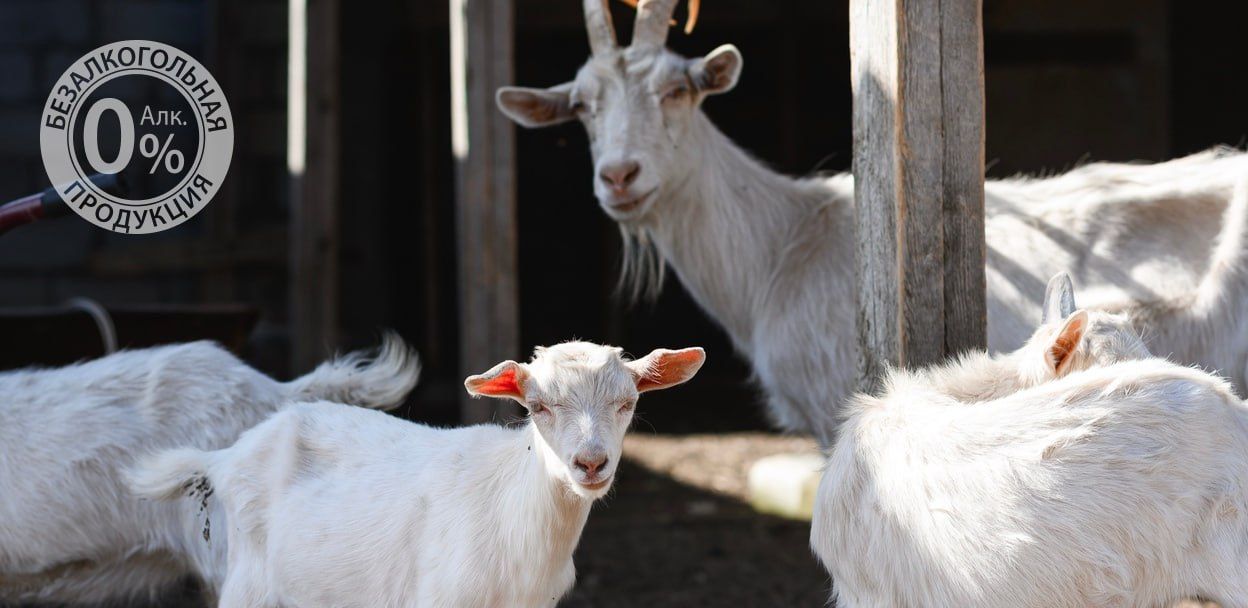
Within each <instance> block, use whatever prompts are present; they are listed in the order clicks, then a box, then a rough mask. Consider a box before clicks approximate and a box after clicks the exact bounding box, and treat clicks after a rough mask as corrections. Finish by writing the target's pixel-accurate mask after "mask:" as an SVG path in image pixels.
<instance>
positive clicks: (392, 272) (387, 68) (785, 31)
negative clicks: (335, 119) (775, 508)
mask: <svg viewBox="0 0 1248 608" xmlns="http://www.w3.org/2000/svg"><path fill="white" fill-rule="evenodd" d="M516 4H517V6H516V22H517V32H516V54H515V58H516V81H517V83H518V84H523V85H534V86H536V85H541V86H546V85H551V84H556V83H559V82H562V81H565V80H568V79H570V78H571V77H572V75H573V74H574V72H575V70H576V69H577V68H578V67H579V66H580V64H581V63H582V62H583V61H584V60H585V58H586V56H587V52H588V51H587V45H586V42H585V34H584V31H583V29H582V28H583V26H582V21H581V16H580V8H579V3H578V2H572V1H570V0H560V1H554V0H517V3H516ZM613 10H614V11H615V14H616V22H617V23H618V24H627V23H629V16H630V13H631V9H629V8H628V7H626V6H624V5H622V4H620V3H613ZM341 11H342V19H341V24H340V35H341V40H342V49H343V57H342V81H341V87H342V100H343V115H342V140H341V141H342V155H341V159H342V161H341V162H342V166H341V174H342V192H341V193H340V194H341V205H342V212H341V214H342V226H341V229H342V233H343V239H344V242H343V249H342V260H341V261H342V275H343V279H342V302H343V308H342V315H341V327H342V330H343V336H344V343H343V344H341V345H339V346H340V347H342V348H355V347H361V346H366V345H369V344H372V343H375V341H376V339H377V336H378V335H379V332H380V330H381V329H382V328H387V327H389V328H395V329H397V330H398V331H399V333H400V334H402V335H403V336H404V337H405V338H407V339H408V340H409V341H410V342H411V343H412V344H414V345H415V346H416V347H417V348H418V349H419V351H420V352H421V355H422V358H423V360H424V362H425V373H424V377H423V380H422V384H421V387H420V389H419V390H418V391H417V393H416V395H414V397H413V399H412V400H411V401H410V403H409V405H408V406H407V407H406V409H405V410H404V411H403V413H404V414H405V415H408V416H410V417H412V418H414V419H419V420H426V421H433V422H438V423H450V422H453V421H454V420H456V418H457V410H456V407H457V399H458V395H459V391H460V390H462V388H460V387H461V385H460V381H461V379H462V377H463V375H464V374H465V373H466V372H476V371H481V370H459V369H457V364H456V362H457V360H458V352H457V348H458V347H457V344H458V342H457V335H456V327H457V322H458V319H457V307H456V293H455V292H456V290H455V258H454V255H455V243H454V241H453V238H454V233H455V231H454V208H453V198H452V197H453V192H452V184H453V174H454V171H453V166H452V162H451V156H450V131H449V112H450V110H449V92H448V91H449V68H448V63H449V52H448V39H447V27H446V22H447V14H446V11H447V3H445V2H411V1H398V0H378V1H368V2H346V3H342V8H341ZM984 11H985V24H986V28H985V29H986V31H985V47H986V64H987V76H986V79H987V107H988V130H987V132H988V144H987V152H988V159H989V175H990V176H991V177H1004V176H1009V175H1012V174H1015V173H1017V172H1030V173H1038V172H1054V171H1060V170H1063V169H1067V168H1070V167H1072V166H1074V165H1076V164H1078V163H1080V162H1085V161H1087V160H1162V159H1165V158H1170V157H1173V156H1177V155H1182V154H1186V153H1190V152H1194V151H1198V150H1202V149H1205V148H1208V147H1210V146H1213V145H1217V144H1229V145H1242V144H1243V143H1244V138H1245V136H1246V135H1248V112H1245V99H1248V79H1246V78H1245V74H1248V50H1246V49H1245V47H1244V27H1245V26H1244V25H1243V24H1244V23H1245V17H1246V16H1248V15H1246V14H1245V13H1248V10H1245V8H1244V3H1242V2H1231V1H1226V2H1200V3H1194V2H1183V1H1179V0H1103V1H1098V2H1084V1H1082V0H987V1H986V2H985V7H984ZM623 27H624V28H626V27H627V26H623ZM624 35H625V34H622V37H623V36H624ZM285 38H286V10H285V3H284V2H281V1H277V0H255V1H243V0H49V1H44V0H3V1H0V201H3V200H8V199H12V198H17V197H18V196H21V195H24V194H27V193H31V192H34V191H37V190H41V189H43V188H44V187H46V186H47V183H46V180H47V178H46V176H45V174H44V172H43V169H42V165H41V162H40V156H39V143H38V125H39V112H40V108H41V107H42V104H43V102H44V100H45V98H46V95H47V94H48V92H49V91H50V88H51V84H52V82H53V81H54V80H55V79H56V78H57V77H58V76H59V75H60V74H61V72H62V71H63V70H64V69H65V68H66V67H68V65H69V64H70V63H71V62H72V61H73V60H74V59H76V58H77V57H78V56H79V55H81V54H83V53H85V52H86V51H88V50H90V49H92V48H94V47H96V46H99V45H101V44H104V43H107V42H112V41H116V40H123V39H150V40H158V41H162V42H166V43H169V44H173V45H175V46H178V47H180V48H182V49H184V50H186V51H188V52H190V53H191V54H192V55H194V56H196V57H198V58H199V59H200V60H201V61H202V62H203V63H204V64H205V65H206V66H207V67H208V68H209V69H211V70H212V71H213V73H214V74H215V75H216V77H217V79H218V80H219V81H220V82H221V85H222V87H223V90H224V91H225V93H226V95H227V96H228V98H229V100H230V103H231V106H232V111H233V115H234V118H235V122H236V125H237V127H236V140H235V154H234V160H233V165H232V168H231V172H230V175H229V178H228V180H227V183H226V184H225V187H224V190H223V192H222V194H221V195H219V196H218V198H217V199H216V200H215V201H214V202H213V203H212V204H211V205H209V206H208V208H207V209H206V210H205V211H204V212H203V213H201V214H200V215H198V216H197V217H196V218H195V219H194V220H192V221H190V222H188V223H187V224H185V225H183V226H180V227H178V228H177V229H174V230H170V231H167V232H164V233H160V234H156V235H151V236H125V235H115V234H111V233H107V232H104V231H101V230H98V229H95V228H93V227H91V226H89V225H88V224H87V223H86V222H83V221H80V220H78V219H77V218H72V217H71V218H65V219H62V220H59V221H56V222H45V223H43V224H37V225H34V226H29V227H26V228H23V229H19V230H18V231H15V232H13V233H10V234H9V235H6V236H4V237H3V238H0V321H2V320H3V319H4V318H5V316H6V315H8V316H9V318H10V319H12V318H18V319H19V320H20V321H19V322H20V323H21V324H22V325H23V326H29V324H30V322H29V320H28V318H27V317H21V316H20V315H18V313H19V312H20V313H22V314H29V313H30V309H31V308H32V307H34V308H37V309H39V310H42V309H44V308H48V307H55V306H57V305H59V304H60V303H62V302H64V301H65V300H67V299H69V298H71V297H74V296H88V297H91V298H94V299H96V300H98V301H100V302H102V303H104V304H105V305H108V306H110V307H125V306H153V305H161V306H170V305H173V306H184V307H185V306H191V307H196V306H199V307H202V306H204V305H220V304H238V303H241V304H244V305H246V306H248V307H250V308H252V309H254V311H255V312H256V314H258V318H259V323H258V325H257V327H256V330H255V331H254V332H253V333H251V334H250V335H249V336H247V337H246V339H245V342H244V346H243V349H242V350H243V354H244V355H245V356H246V357H247V358H248V359H249V360H251V361H253V362H254V363H256V364H257V365H258V366H260V367H261V368H262V369H264V370H266V371H269V372H271V373H273V374H276V375H278V376H279V377H289V376H290V375H292V374H294V373H297V372H301V371H306V370H291V369H289V365H288V360H289V344H290V337H289V333H288V330H287V317H288V312H287V311H288V304H289V302H288V295H287V293H288V286H287V281H288V275H287V268H288V263H287V260H288V251H287V244H286V232H285V230H286V228H285V227H286V222H287V218H288V211H289V209H288V197H287V188H288V187H287V176H286V170H285V160H284V158H285V152H284V146H285V124H286V122H285V120H286V119H285V86H286V70H285V52H286V39H285ZM725 42H732V43H734V44H736V45H737V46H738V48H740V49H741V51H742V53H743V55H744V57H745V69H744V72H743V75H742V78H741V81H740V84H739V86H738V87H737V88H736V90H734V91H732V92H731V93H729V94H727V95H723V96H719V97H715V98H712V99H710V100H709V101H708V102H707V103H706V106H705V108H706V111H707V112H708V113H709V114H710V116H711V117H712V119H713V120H714V121H715V122H716V123H717V124H718V125H719V126H720V128H721V129H723V130H724V131H725V132H726V133H727V134H729V135H730V136H731V137H732V138H733V139H734V140H735V141H736V142H737V143H738V144H739V145H741V146H742V147H744V148H746V149H748V150H750V151H751V152H753V153H754V154H755V155H757V156H758V157H760V158H762V159H765V160H767V161H768V162H769V163H771V164H772V166H774V167H775V168H776V169H778V170H780V171H783V172H786V173H791V174H807V173H811V172H813V171H840V170H844V169H846V168H847V167H848V166H849V163H850V155H849V150H850V90H849V65H848V61H849V57H848V31H847V9H846V3H845V2H844V1H837V2H824V1H816V0H802V1H798V0H790V1H784V2H766V3H764V2H756V1H755V2H748V1H746V0H705V1H704V2H703V6H702V18H701V20H700V23H699V25H698V28H697V30H696V31H695V32H694V34H693V35H692V36H684V35H683V34H680V33H678V32H675V31H674V32H673V34H672V37H671V40H670V44H671V46H672V48H673V49H675V50H676V51H678V52H681V53H684V54H688V55H692V54H700V53H706V52H708V51H710V50H711V49H713V48H714V47H715V46H717V45H719V44H721V43H725ZM517 152H518V158H519V166H518V176H519V197H518V201H519V203H518V204H519V222H520V231H519V234H520V240H519V243H520V260H519V265H520V269H521V276H520V289H521V311H520V318H521V338H522V343H523V345H524V349H525V350H526V351H527V350H528V349H531V348H532V346H534V345H537V344H545V343H551V342H556V341H560V340H564V339H568V338H571V337H574V336H575V337H580V338H585V339H591V340H598V341H605V342H612V343H617V344H621V345H623V346H625V348H626V349H627V350H629V351H631V352H633V353H636V354H644V352H646V351H648V350H649V349H650V348H653V347H655V346H685V345H692V344H699V345H703V346H705V347H707V350H708V352H709V353H710V354H711V356H710V360H709V363H708V367H707V368H706V370H705V371H704V372H703V373H702V374H701V375H700V377H699V381H698V382H696V383H693V384H691V385H690V386H689V387H687V388H686V389H684V390H682V391H673V392H672V393H670V394H662V395H656V396H655V397H654V398H652V399H649V400H648V401H647V403H646V406H645V408H644V411H643V412H642V414H643V417H644V419H645V420H646V421H647V422H649V423H650V424H651V425H653V427H655V428H656V429H657V430H659V431H662V432H674V431H689V430H717V429H739V428H756V427H760V426H761V425H762V420H761V417H760V416H759V414H758V412H759V408H758V407H757V405H756V404H757V393H756V392H755V391H754V389H753V388H751V386H750V384H749V370H748V367H747V366H746V365H745V364H744V363H743V361H742V360H741V359H740V358H739V357H735V356H730V354H729V353H730V352H731V350H730V346H729V344H728V342H727V340H726V338H725V337H724V336H723V334H722V333H721V332H720V331H719V330H718V329H717V328H716V327H715V325H714V324H713V323H712V322H711V321H710V320H708V319H707V318H706V317H705V316H704V315H702V314H701V313H700V312H699V311H698V310H697V309H696V307H695V306H694V305H693V304H692V303H691V302H690V300H689V299H688V298H687V297H686V296H685V295H684V294H683V292H682V291H681V289H680V287H679V285H678V284H676V282H675V281H674V280H669V282H668V285H667V287H666V289H665V291H664V294H663V296H662V297H661V298H659V300H658V301H657V302H654V303H642V304H639V305H637V306H634V307H629V306H627V305H626V304H625V303H623V302H622V301H621V300H620V299H619V298H616V297H615V296H614V295H613V287H614V283H615V278H616V274H617V268H618V254H617V251H618V236H617V234H616V229H615V226H614V225H612V224H611V222H610V221H608V220H607V219H606V217H605V216H604V215H603V214H602V213H601V212H600V211H599V210H598V208H597V206H596V204H595V201H594V199H593V196H592V193H591V181H590V161H589V154H588V148H587V144H586V138H585V135H584V133H583V131H582V129H581V128H580V127H579V126H578V125H565V126H561V127H557V128H552V129H545V130H536V131H522V132H521V133H520V134H519V135H518V138H517ZM829 305H845V306H850V305H852V303H849V302H845V303H829ZM18 309H22V310H20V311H19V310H18ZM6 311H7V312H6ZM80 321H81V319H80ZM71 326H72V327H77V329H73V330H72V331H70V330H68V329H65V328H67V327H71ZM56 327H58V328H61V329H65V331H62V332H60V334H58V335H57V337H56V338H50V337H45V338H44V339H43V340H42V342H41V343H39V344H36V343H34V342H32V341H30V340H31V339H30V338H19V337H18V333H15V332H8V331H0V352H5V353H8V359H7V365H9V366H14V365H22V364H28V363H36V362H41V360H40V358H39V357H37V356H36V355H35V354H34V353H36V352H37V351H40V349H46V347H47V342H54V343H55V345H56V346H57V347H58V348H60V347H63V349H62V350H64V351H66V352H71V353H81V354H77V355H76V356H85V355H88V354H90V353H92V352H94V350H93V349H98V346H97V345H96V341H97V338H96V337H95V335H94V334H93V333H92V331H91V327H90V325H89V324H86V323H85V322H83V323H78V324H77V325H72V324H70V323H67V322H62V323H61V324H60V325H57V326H56ZM170 335H171V334H170ZM124 340H125V336H124V335H123V341H124ZM28 354H29V357H27V355H28ZM524 354H525V353H516V356H517V357H521V356H524ZM27 358H29V360H27Z"/></svg>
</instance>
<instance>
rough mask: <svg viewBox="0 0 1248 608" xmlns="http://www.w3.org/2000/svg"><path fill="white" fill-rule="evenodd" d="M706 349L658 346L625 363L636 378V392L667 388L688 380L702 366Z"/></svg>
mask: <svg viewBox="0 0 1248 608" xmlns="http://www.w3.org/2000/svg"><path fill="white" fill-rule="evenodd" d="M705 361H706V351H704V350H702V349H701V348H698V347H696V346H695V347H693V348H682V349H680V350H667V349H666V348H658V349H655V350H654V351H652V352H651V353H650V354H648V355H646V356H644V357H642V358H640V359H638V360H636V361H629V362H628V363H626V364H625V365H627V366H628V367H629V369H631V370H632V371H633V375H634V376H635V377H636V378H637V392H639V393H644V392H646V391H655V390H659V389H664V388H669V387H673V386H676V385H677V384H681V383H683V382H686V381H688V380H689V379H690V378H692V377H693V376H694V374H696V373H698V370H699V369H701V368H702V363H703V362H705Z"/></svg>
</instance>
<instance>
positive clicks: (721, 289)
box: [497, 0, 1248, 442]
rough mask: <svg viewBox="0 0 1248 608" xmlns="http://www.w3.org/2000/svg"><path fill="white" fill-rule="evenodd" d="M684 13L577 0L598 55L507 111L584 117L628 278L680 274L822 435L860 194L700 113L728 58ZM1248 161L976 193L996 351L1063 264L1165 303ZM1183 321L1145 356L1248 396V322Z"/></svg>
mask: <svg viewBox="0 0 1248 608" xmlns="http://www.w3.org/2000/svg"><path fill="white" fill-rule="evenodd" d="M675 4H676V0H649V1H648V0H642V2H640V3H639V6H638V11H637V18H636V25H635V26H634V34H633V39H632V41H631V43H630V44H629V46H627V47H621V46H620V45H619V44H618V43H617V42H616V39H615V32H614V28H613V25H612V23H611V17H610V12H609V11H608V10H607V8H606V2H605V0H584V10H585V18H586V25H587V28H588V30H589V41H590V46H591V50H592V55H591V56H590V59H589V61H588V62H587V63H586V64H585V65H584V66H583V67H582V68H581V69H580V71H579V72H578V73H577V75H576V78H575V79H574V80H572V81H571V82H567V83H564V84H561V85H558V86H555V87H552V88H548V89H532V88H520V87H503V88H501V89H499V91H498V93H497V102H498V106H499V108H500V109H501V110H502V111H503V112H504V113H505V114H507V115H508V116H509V117H511V118H512V119H513V120H515V121H516V122H517V123H519V124H521V125H523V126H526V127H542V126H548V125H554V124H558V123H562V122H565V121H571V120H579V121H580V122H581V123H582V124H583V125H584V127H585V129H586V130H587V132H588V133H589V142H590V151H591V153H592V155H593V159H594V175H593V183H594V192H595V195H596V196H597V198H598V202H599V205H600V206H601V207H602V209H603V210H604V211H605V212H606V214H607V215H608V216H609V217H610V218H611V219H613V220H615V221H616V222H617V223H618V224H619V227H620V230H621V233H622V234H623V236H624V244H625V256H624V257H625V266H624V269H623V275H622V276H623V278H625V279H627V278H630V277H631V278H632V279H633V286H634V288H635V289H634V293H638V292H647V291H648V292H654V291H656V290H657V289H658V287H659V285H660V284H661V280H662V275H663V270H664V268H665V264H666V265H670V266H671V267H672V269H673V270H674V271H675V273H676V275H677V276H678V277H679V279H680V280H681V282H682V283H683V284H684V286H685V288H686V289H687V290H688V291H689V293H690V294H692V296H693V298H694V299H695V300H696V301H697V302H698V304H699V305H700V306H701V307H702V308H703V309H704V310H705V311H706V312H707V313H708V314H709V315H710V316H711V317H713V318H714V319H715V320H716V321H717V322H718V323H719V324H720V325H722V326H723V327H724V328H725V329H726V330H727V333H728V335H729V336H730V337H731V339H732V341H733V344H734V345H735V347H736V348H737V350H738V351H740V352H741V353H743V354H745V355H746V356H748V358H749V359H750V360H751V362H752V363H753V367H754V371H755V373H756V376H757V378H758V379H759V381H760V383H761V384H762V386H763V388H764V389H765V390H766V393H767V399H768V409H769V412H770V414H771V417H772V418H773V419H774V421H775V422H776V423H777V424H778V425H779V426H781V427H783V428H786V429H791V430H805V431H812V432H814V433H815V434H816V435H817V436H819V437H821V438H822V439H823V440H824V441H825V442H826V441H827V440H828V439H829V438H830V437H831V436H832V435H833V434H834V432H835V426H836V421H837V420H838V419H839V416H838V413H837V404H839V403H841V402H842V401H843V399H844V397H846V396H847V395H848V391H849V390H850V389H851V388H852V385H853V382H854V376H855V369H856V367H857V364H856V362H857V360H858V341H857V335H858V334H857V331H856V329H855V324H856V323H857V318H856V309H855V305H854V302H855V289H856V287H855V283H854V245H853V243H854V221H853V213H854V182H853V177H852V176H850V175H848V174H841V175H836V176H832V177H828V178H826V179H824V178H808V179H794V178H790V177H788V176H784V175H780V174H778V173H776V172H774V171H772V170H770V169H768V168H767V167H766V166H765V165H764V164H763V163H761V162H759V161H757V160H755V159H754V158H752V157H751V156H750V155H749V154H748V153H746V152H745V151H743V150H742V149H741V148H739V147H738V146H736V145H735V144H734V143H733V142H732V141H731V140H730V139H729V138H728V137H727V136H726V135H724V134H723V133H722V132H721V131H719V130H718V129H717V128H716V127H715V125H713V124H712V123H711V121H710V120H709V119H708V118H707V116H706V115H705V114H704V113H703V112H702V109H701V104H702V102H703V101H704V100H705V99H706V97H708V96H710V95H715V94H718V93H724V92H727V91H729V90H730V89H732V88H733V87H734V86H735V85H736V83H737V79H738V77H739V75H740V71H741V66H742V58H741V53H740V52H739V51H738V50H737V49H736V47H733V46H731V45H725V46H721V47H719V48H717V49H715V50H714V51H712V52H711V53H710V54H709V55H707V56H705V57H701V58H696V59H686V58H684V57H682V56H680V55H677V54H676V53H673V52H671V51H669V50H667V49H666V48H665V46H664V45H665V39H666V36H667V30H668V21H669V16H670V15H671V12H672V9H673V7H674V5H675ZM1245 173H1248V155H1245V154H1243V153H1239V152H1235V151H1224V150H1215V151H1209V152H1205V153H1201V154H1196V155H1192V156H1188V157H1186V158H1182V159H1178V160H1173V161H1170V162H1165V163H1159V164H1153V165H1132V164H1111V163H1097V164H1090V165H1087V166H1084V167H1081V168H1078V169H1075V170H1073V171H1070V172H1068V173H1066V174H1064V175H1058V176H1055V177H1049V178H1043V179H1032V178H1017V179H1009V180H990V181H988V182H987V184H986V185H985V189H986V209H985V214H986V218H985V223H986V226H985V231H986V233H987V263H988V267H987V287H988V345H989V347H990V349H991V350H993V351H997V352H1006V351H1011V350H1014V349H1016V348H1018V347H1019V346H1021V345H1022V344H1023V342H1024V340H1026V338H1027V336H1028V335H1029V334H1030V332H1031V329H1032V328H1034V327H1035V322H1036V317H1035V311H1036V310H1037V308H1038V304H1039V301H1038V300H1037V298H1038V297H1039V294H1040V292H1041V291H1042V288H1043V284H1042V283H1041V281H1042V277H1049V276H1052V275H1054V274H1055V273H1057V272H1059V271H1064V270H1068V269H1069V270H1070V271H1071V273H1072V275H1073V276H1074V278H1075V280H1076V281H1077V282H1078V284H1079V285H1080V286H1081V289H1083V290H1084V293H1085V299H1086V300H1087V302H1088V303H1089V304H1090V307H1091V308H1097V307H1098V305H1097V303H1098V302H1100V301H1102V300H1104V301H1106V302H1107V303H1108V305H1112V306H1119V307H1121V306H1132V305H1134V304H1133V303H1144V304H1147V303H1149V302H1158V301H1160V302H1167V301H1172V300H1173V298H1172V297H1171V296H1172V295H1173V294H1176V293H1188V292H1189V291H1190V289H1191V288H1192V287H1193V286H1195V284H1196V283H1197V281H1198V280H1199V278H1200V277H1201V276H1202V274H1203V273H1204V272H1205V270H1206V265H1207V261H1208V259H1209V257H1210V242H1212V241H1213V240H1214V236H1215V235H1216V234H1217V233H1218V226H1219V220H1220V218H1221V217H1222V214H1223V212H1224V210H1225V208H1226V206H1227V201H1228V200H1229V199H1230V198H1231V192H1232V188H1233V184H1234V181H1235V179H1236V177H1237V176H1240V175H1244V174H1245ZM1241 316H1242V314H1240V311H1238V310H1237V311H1236V313H1235V315H1234V317H1235V318H1234V319H1232V318H1229V317H1218V318H1214V319H1210V321H1214V322H1213V323H1206V322H1205V321H1206V320H1204V319H1198V320H1197V321H1196V322H1197V323H1198V324H1201V325H1205V326H1211V327H1212V331H1208V332H1205V331H1201V332H1191V331H1188V329H1189V328H1188V327H1187V326H1186V325H1184V324H1182V323H1179V321H1181V320H1182V319H1181V318H1178V317H1174V318H1176V323H1179V324H1177V325H1175V326H1173V327H1169V326H1156V327H1155V330H1156V331H1155V333H1153V334H1152V336H1151V342H1150V344H1149V346H1150V348H1151V349H1152V350H1153V351H1154V352H1156V353H1159V354H1170V353H1173V354H1174V355H1175V356H1177V357H1181V358H1182V360H1183V361H1185V362H1189V363H1199V364H1201V365H1204V366H1206V367H1208V368H1211V369H1218V370H1222V371H1223V372H1224V373H1226V374H1228V375H1229V376H1230V377H1231V378H1232V380H1233V381H1234V383H1235V385H1236V386H1237V387H1238V388H1239V389H1241V390H1243V389H1244V388H1245V357H1246V356H1248V336H1245V332H1248V327H1245V325H1244V323H1243V322H1242V321H1241V320H1240V319H1239V317H1241Z"/></svg>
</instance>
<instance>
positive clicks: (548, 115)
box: [494, 82, 576, 128]
mask: <svg viewBox="0 0 1248 608" xmlns="http://www.w3.org/2000/svg"><path fill="white" fill-rule="evenodd" d="M571 90H572V83H570V82H569V83H566V84H561V85H559V86H556V87H551V88H549V89H530V88H526V87H500V88H499V89H498V92H497V93H495V94H494V103H495V104H497V105H498V109H499V110H501V111H502V112H503V114H506V115H507V117H508V118H510V119H512V120H514V121H516V123H517V124H519V125H521V126H524V127H529V128H535V127H549V126H551V125H557V124H559V123H562V122H567V121H569V120H572V119H573V118H576V112H573V111H572V103H571V100H570V97H569V94H570V92H571Z"/></svg>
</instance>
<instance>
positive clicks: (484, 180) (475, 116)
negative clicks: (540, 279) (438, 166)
mask: <svg viewBox="0 0 1248 608" xmlns="http://www.w3.org/2000/svg"><path fill="white" fill-rule="evenodd" d="M450 21H451V114H452V117H451V139H452V142H451V147H452V152H453V153H454V155H455V178H456V182H455V183H456V193H455V198H456V201H455V202H456V206H455V208H456V232H457V238H458V262H459V296H460V305H459V315H460V321H459V332H460V337H459V343H460V372H461V375H465V376H466V375H468V374H476V373H480V372H482V371H485V370H487V369H489V368H490V367H492V366H493V365H494V364H496V363H498V362H499V361H502V360H504V359H516V358H518V357H520V355H521V353H520V352H519V350H520V331H519V325H520V322H519V312H520V310H519V309H520V298H519V285H518V281H517V264H516V258H517V255H518V254H517V247H516V177H515V139H514V131H513V127H512V125H511V122H510V121H508V120H507V119H505V118H504V117H503V115H502V114H500V113H499V112H498V111H497V110H496V109H495V108H494V91H495V90H497V88H498V87H500V86H503V85H508V84H512V80H513V76H512V45H513V35H514V34H513V30H512V28H513V24H514V15H513V6H512V1H511V0H451V3H450ZM461 403H462V408H461V412H462V418H463V420H464V422H467V423H477V422H486V421H505V420H508V419H510V418H511V417H513V416H514V415H515V414H517V413H518V410H517V408H516V407H515V406H514V404H511V403H508V402H505V401H502V400H474V399H469V398H468V397H467V395H465V396H464V397H463V401H462V402H461Z"/></svg>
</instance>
